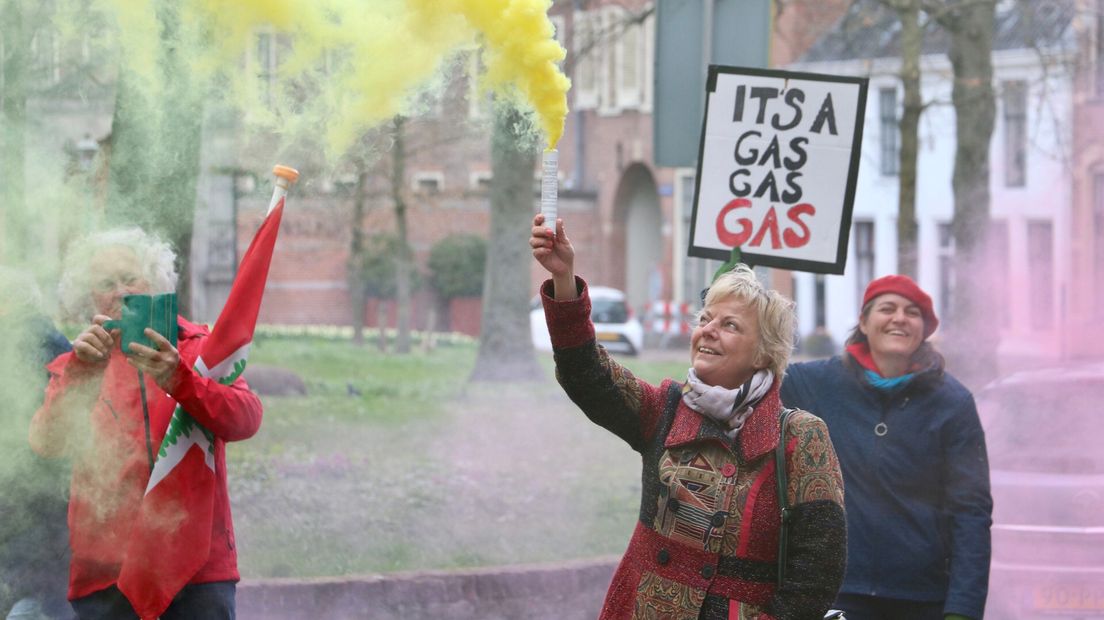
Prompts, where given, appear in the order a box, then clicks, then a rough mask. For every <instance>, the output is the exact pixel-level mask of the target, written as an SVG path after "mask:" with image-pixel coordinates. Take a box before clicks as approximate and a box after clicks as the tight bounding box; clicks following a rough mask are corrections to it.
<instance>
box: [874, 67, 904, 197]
mask: <svg viewBox="0 0 1104 620" xmlns="http://www.w3.org/2000/svg"><path fill="white" fill-rule="evenodd" d="M878 114H879V116H880V118H881V125H880V126H881V132H882V134H881V135H882V142H881V155H882V162H881V163H882V176H887V177H891V176H894V175H896V174H897V171H898V165H899V163H900V157H901V155H900V147H899V146H898V144H897V138H898V132H899V131H900V127H899V125H898V123H897V89H896V88H883V89H881V90H880V91H878Z"/></svg>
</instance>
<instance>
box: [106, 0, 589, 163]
mask: <svg viewBox="0 0 1104 620" xmlns="http://www.w3.org/2000/svg"><path fill="white" fill-rule="evenodd" d="M164 1H166V0H98V2H99V5H98V6H99V8H100V9H101V10H105V11H106V13H107V15H109V16H110V17H111V18H113V20H114V21H115V25H116V27H117V31H118V34H119V43H120V58H121V59H122V62H123V63H124V65H125V66H126V69H128V70H129V71H130V73H131V74H132V75H133V76H135V78H136V79H135V82H136V84H137V85H138V87H139V88H140V89H144V90H145V92H146V93H147V94H148V95H149V96H150V99H151V100H155V99H156V95H157V94H158V92H159V89H161V88H162V87H163V85H164V83H166V82H167V81H168V80H172V79H174V76H164V75H158V74H157V67H156V63H155V62H154V61H153V60H152V59H155V58H157V51H158V50H159V49H161V47H162V46H165V45H173V46H174V49H175V50H176V51H177V53H178V54H180V56H181V57H182V58H183V59H184V66H185V67H186V70H188V71H190V72H191V75H190V76H189V77H191V78H193V79H194V80H196V83H198V84H207V85H211V84H215V83H218V84H219V86H218V89H217V94H219V95H220V96H221V95H227V96H229V97H230V98H231V100H232V102H233V103H235V104H237V107H239V108H240V109H242V110H245V111H246V113H247V118H248V119H249V121H251V122H252V123H255V124H258V125H260V126H262V127H266V128H268V129H273V130H278V131H280V132H283V133H284V134H285V135H287V136H288V137H289V138H293V137H294V136H296V135H310V136H324V140H325V147H326V149H327V154H328V155H330V156H331V157H333V156H340V155H341V154H343V153H345V152H346V151H347V150H348V149H349V148H350V147H351V146H352V144H353V143H354V141H356V140H357V139H358V138H359V137H360V136H361V135H363V134H364V133H365V132H366V131H367V130H369V129H371V128H372V127H375V126H377V125H379V124H381V123H382V122H384V121H386V120H388V119H390V118H391V117H393V116H395V115H396V114H401V113H403V112H404V111H405V110H407V109H409V107H410V103H411V101H413V100H414V99H416V97H417V95H419V94H420V93H422V92H425V91H426V90H427V89H431V88H432V87H433V86H434V85H435V84H437V83H438V82H439V78H440V77H441V75H442V74H443V73H444V71H445V70H446V69H448V68H450V67H451V66H452V63H454V62H456V61H457V60H458V59H459V58H460V57H461V55H463V54H479V57H480V60H481V62H479V63H471V64H472V66H478V67H479V68H478V69H477V70H476V72H477V73H478V75H474V76H472V77H473V79H477V80H479V83H480V85H481V89H483V90H490V91H492V92H494V93H495V94H496V95H499V96H502V97H507V98H510V99H513V100H516V101H519V102H526V103H527V104H528V106H529V107H530V108H531V109H532V111H533V112H534V113H535V116H536V120H537V124H538V125H539V126H540V128H541V129H542V130H543V133H544V138H545V140H546V143H547V147H548V148H554V147H555V146H556V144H557V142H558V141H559V139H560V136H561V135H562V133H563V124H564V118H565V117H566V115H567V90H568V88H570V81H569V80H568V79H567V77H566V76H565V75H564V74H563V72H562V71H561V70H560V68H559V66H558V63H559V62H560V61H561V60H563V58H564V55H565V52H564V49H563V47H562V46H561V45H560V44H559V43H558V42H557V41H556V39H555V38H554V34H555V33H554V28H553V25H552V22H551V21H550V20H549V18H548V9H549V8H550V7H551V0H370V1H364V0H183V2H182V3H180V4H178V5H177V6H178V8H179V10H180V16H181V17H180V19H181V22H182V23H181V28H180V29H179V36H178V37H177V39H176V40H173V41H165V40H163V39H162V37H163V36H164V35H163V34H161V30H160V29H159V28H158V27H157V12H158V10H159V9H158V3H159V2H164ZM262 30H263V31H266V32H270V33H271V34H272V35H273V36H272V37H271V39H270V40H271V41H272V43H271V44H272V45H279V46H280V48H279V56H280V63H279V66H278V70H277V75H278V80H277V87H276V90H275V92H266V91H265V90H264V86H263V84H261V82H260V80H259V79H258V78H257V74H258V72H259V70H260V69H259V67H258V66H256V65H255V64H254V63H250V62H246V63H245V64H244V66H243V61H242V59H243V58H255V57H256V49H254V48H255V47H256V45H257V43H256V38H255V37H256V33H257V32H258V31H262ZM243 69H244V71H243ZM243 73H244V75H243ZM212 92H213V93H215V92H216V89H215V88H213V87H212ZM304 92H309V93H310V96H305V95H304V94H303V93H304Z"/></svg>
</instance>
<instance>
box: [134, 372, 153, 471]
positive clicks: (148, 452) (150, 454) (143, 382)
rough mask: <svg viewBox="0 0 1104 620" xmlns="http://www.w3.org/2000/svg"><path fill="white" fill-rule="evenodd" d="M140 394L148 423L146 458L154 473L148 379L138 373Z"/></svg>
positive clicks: (144, 415)
mask: <svg viewBox="0 0 1104 620" xmlns="http://www.w3.org/2000/svg"><path fill="white" fill-rule="evenodd" d="M138 392H139V394H141V395H142V418H143V419H144V420H145V422H146V456H147V457H148V458H149V468H150V473H153V440H152V439H151V438H150V415H149V404H148V403H147V402H146V377H145V376H144V375H143V374H142V371H141V370H139V371H138Z"/></svg>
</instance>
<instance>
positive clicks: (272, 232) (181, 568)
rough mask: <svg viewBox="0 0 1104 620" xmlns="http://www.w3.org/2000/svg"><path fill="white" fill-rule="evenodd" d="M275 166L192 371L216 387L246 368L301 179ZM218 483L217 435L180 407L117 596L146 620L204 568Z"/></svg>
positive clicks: (148, 491)
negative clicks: (267, 199)
mask: <svg viewBox="0 0 1104 620" xmlns="http://www.w3.org/2000/svg"><path fill="white" fill-rule="evenodd" d="M276 168H277V169H276V170H275V173H276V175H277V177H278V179H277V186H276V191H275V192H274V193H273V196H272V203H271V204H270V205H269V211H268V215H267V216H266V217H265V220H264V223H263V224H261V228H260V229H259V230H258V231H257V234H256V235H255V236H254V237H253V241H252V243H250V244H249V249H248V250H246V252H245V256H244V257H242V260H241V264H240V265H239V267H238V273H237V276H236V277H235V278H234V283H233V285H232V286H231V288H230V295H229V297H228V298H227V300H226V305H225V306H224V307H223V309H222V312H221V313H220V314H219V318H218V320H217V321H216V322H215V327H214V328H213V329H212V330H211V334H210V335H209V336H208V337H207V338H205V339H204V341H203V345H202V348H201V350H200V355H199V357H198V358H197V359H196V363H195V372H196V373H197V374H198V375H200V376H201V377H206V378H210V379H214V380H216V381H218V382H219V383H223V384H230V383H233V382H234V381H235V380H236V379H237V378H238V377H239V376H240V375H241V373H242V371H243V370H245V365H246V360H247V359H248V357H249V347H250V344H251V343H252V341H253V330H254V328H255V327H256V325H257V315H258V314H259V312H260V309H261V298H262V296H263V295H264V290H265V282H266V281H267V280H268V268H269V265H270V264H271V262H272V251H273V248H274V247H275V245H276V236H277V233H278V232H279V230H280V220H281V218H282V217H283V213H284V199H285V197H286V195H287V188H288V186H289V185H290V183H292V182H294V180H295V177H297V176H298V173H297V172H295V171H294V170H292V169H290V168H284V167H283V166H277V167H276ZM285 175H286V176H285ZM217 484H218V477H217V475H216V472H215V437H214V435H212V434H211V432H210V431H208V430H207V429H205V428H203V427H202V426H200V425H199V424H198V423H197V422H196V421H195V419H193V418H192V416H190V415H189V414H188V412H187V411H184V409H183V408H181V407H180V406H179V405H177V407H176V410H175V411H174V412H173V415H172V419H171V420H170V421H169V426H168V428H167V429H166V431H165V439H164V441H162V442H161V448H160V450H158V452H157V460H156V461H155V463H154V466H153V472H152V473H151V474H150V479H149V483H148V485H147V486H146V494H145V497H144V498H143V499H142V507H141V510H140V512H139V515H138V517H137V521H136V523H135V525H134V528H133V530H132V533H131V537H130V540H129V542H128V544H127V553H126V557H125V559H124V561H123V566H122V569H121V571H120V574H119V582H118V587H119V590H120V591H122V593H123V594H124V595H125V596H126V597H127V599H128V600H129V601H130V603H131V605H132V606H133V607H134V610H135V611H136V612H138V615H139V616H140V617H141V618H142V619H143V620H146V619H150V620H152V619H155V618H157V617H158V616H160V615H161V614H162V613H163V612H164V611H165V609H167V608H168V606H169V604H170V603H171V602H172V599H173V597H174V596H176V594H177V593H178V592H180V590H181V589H183V588H184V586H185V585H187V583H188V582H189V581H190V580H191V579H192V577H193V576H195V574H196V573H197V572H198V571H199V569H201V568H203V566H204V565H205V564H206V563H207V560H208V557H209V555H210V550H211V529H212V527H213V525H212V524H213V519H214V500H215V493H216V491H217V488H216V485H217ZM166 530H168V531H169V532H171V534H170V535H166Z"/></svg>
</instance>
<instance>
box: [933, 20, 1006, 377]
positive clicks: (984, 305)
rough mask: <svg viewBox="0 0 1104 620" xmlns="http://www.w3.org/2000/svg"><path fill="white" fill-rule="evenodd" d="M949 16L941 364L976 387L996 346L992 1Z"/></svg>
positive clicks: (992, 366)
mask: <svg viewBox="0 0 1104 620" xmlns="http://www.w3.org/2000/svg"><path fill="white" fill-rule="evenodd" d="M948 4H949V5H950V6H951V7H952V11H953V13H954V14H953V15H952V16H951V19H949V20H947V23H946V24H945V25H944V27H947V28H949V29H950V31H951V49H950V52H949V56H950V60H951V65H952V67H953V69H954V89H953V91H952V100H953V103H954V107H955V125H956V132H957V133H956V135H957V147H956V152H955V162H954V175H953V178H952V187H953V188H954V206H955V209H954V220H953V222H952V228H953V234H954V243H955V261H954V294H953V295H952V299H951V316H950V317H948V319H949V320H948V328H949V329H948V337H947V338H946V339H945V342H946V343H947V347H946V348H947V352H948V357H949V358H950V359H951V361H952V363H953V366H952V367H953V368H954V369H955V372H956V374H960V375H962V376H963V378H965V379H966V380H967V382H968V384H971V385H973V386H979V385H981V384H982V383H983V382H985V381H986V380H987V379H989V378H991V377H992V376H993V375H994V374H995V370H996V350H997V344H998V339H999V333H998V332H997V322H996V321H993V320H992V318H991V314H992V304H993V299H996V298H997V297H994V296H993V293H995V291H992V290H991V285H990V284H989V278H987V277H986V275H985V274H986V273H987V272H988V269H986V266H987V262H988V261H987V245H988V244H987V243H986V240H987V237H988V228H989V200H990V197H989V143H990V141H991V139H992V136H993V124H994V117H995V116H996V106H995V102H994V95H993V59H992V49H993V22H994V19H995V17H994V13H995V2H994V1H981V0H958V1H957V2H953V3H948Z"/></svg>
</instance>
